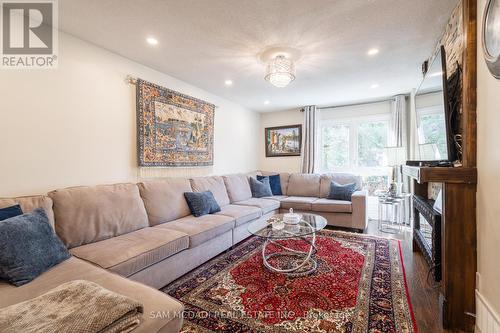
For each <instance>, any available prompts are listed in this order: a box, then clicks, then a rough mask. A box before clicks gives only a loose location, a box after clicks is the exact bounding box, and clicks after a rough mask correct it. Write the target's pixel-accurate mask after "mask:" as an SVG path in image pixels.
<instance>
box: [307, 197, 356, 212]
mask: <svg viewBox="0 0 500 333" xmlns="http://www.w3.org/2000/svg"><path fill="white" fill-rule="evenodd" d="M312 210H313V211H315V212H329V213H352V204H351V202H350V201H341V200H330V199H318V200H316V201H314V202H313V203H312Z"/></svg>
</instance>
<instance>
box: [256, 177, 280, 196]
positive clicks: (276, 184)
mask: <svg viewBox="0 0 500 333" xmlns="http://www.w3.org/2000/svg"><path fill="white" fill-rule="evenodd" d="M265 178H269V186H270V187H271V192H272V193H273V195H283V191H282V190H281V178H280V175H269V176H257V180H260V181H262V179H265Z"/></svg>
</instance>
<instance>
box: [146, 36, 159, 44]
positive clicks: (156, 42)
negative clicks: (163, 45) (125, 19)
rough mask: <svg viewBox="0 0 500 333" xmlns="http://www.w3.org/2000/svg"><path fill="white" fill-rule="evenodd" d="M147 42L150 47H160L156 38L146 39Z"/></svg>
mask: <svg viewBox="0 0 500 333" xmlns="http://www.w3.org/2000/svg"><path fill="white" fill-rule="evenodd" d="M146 42H148V44H149V45H158V39H156V38H154V37H148V38H146Z"/></svg>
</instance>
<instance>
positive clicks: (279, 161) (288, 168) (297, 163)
mask: <svg viewBox="0 0 500 333" xmlns="http://www.w3.org/2000/svg"><path fill="white" fill-rule="evenodd" d="M297 124H302V125H304V114H303V113H302V112H300V109H296V110H288V111H279V112H270V113H262V114H261V118H260V131H259V135H258V138H259V148H260V153H259V154H260V170H266V171H277V172H300V170H301V157H300V156H287V157H266V150H265V142H264V139H265V132H264V131H265V128H266V127H275V126H286V125H297ZM302 136H304V128H302Z"/></svg>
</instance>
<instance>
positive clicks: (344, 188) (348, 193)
mask: <svg viewBox="0 0 500 333" xmlns="http://www.w3.org/2000/svg"><path fill="white" fill-rule="evenodd" d="M354 192H356V183H350V184H345V185H340V184H338V183H336V182H334V181H332V182H331V184H330V194H329V195H328V199H332V200H342V201H351V199H352V194H353V193H354Z"/></svg>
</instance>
